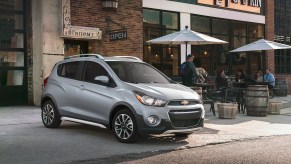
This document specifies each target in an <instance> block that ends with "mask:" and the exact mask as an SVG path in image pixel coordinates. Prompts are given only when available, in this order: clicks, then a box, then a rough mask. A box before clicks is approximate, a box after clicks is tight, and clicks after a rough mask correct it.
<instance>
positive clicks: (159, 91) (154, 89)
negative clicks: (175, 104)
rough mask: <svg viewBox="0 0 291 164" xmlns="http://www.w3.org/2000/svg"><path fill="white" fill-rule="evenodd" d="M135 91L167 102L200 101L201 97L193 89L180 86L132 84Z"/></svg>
mask: <svg viewBox="0 0 291 164" xmlns="http://www.w3.org/2000/svg"><path fill="white" fill-rule="evenodd" d="M129 85H131V86H133V87H134V90H135V91H138V92H143V93H145V94H147V95H149V96H154V97H156V98H161V99H164V100H165V99H166V100H177V99H195V100H197V99H199V95H198V94H197V93H196V92H194V91H193V90H192V89H190V88H188V87H185V86H183V85H180V84H142V83H139V84H132V83H129Z"/></svg>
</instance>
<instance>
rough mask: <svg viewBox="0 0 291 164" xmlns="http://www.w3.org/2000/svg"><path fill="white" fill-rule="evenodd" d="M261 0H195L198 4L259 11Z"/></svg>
mask: <svg viewBox="0 0 291 164" xmlns="http://www.w3.org/2000/svg"><path fill="white" fill-rule="evenodd" d="M262 1H263V0H197V2H198V3H200V4H205V5H212V6H218V7H222V8H229V9H235V10H241V11H247V12H253V13H260V12H261V7H262Z"/></svg>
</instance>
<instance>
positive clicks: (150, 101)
mask: <svg viewBox="0 0 291 164" xmlns="http://www.w3.org/2000/svg"><path fill="white" fill-rule="evenodd" d="M133 93H134V95H135V97H136V98H137V99H138V101H139V102H141V103H142V104H144V105H148V106H157V107H163V106H165V105H166V103H167V101H165V100H161V99H157V98H154V97H151V96H147V95H145V94H143V93H139V92H133Z"/></svg>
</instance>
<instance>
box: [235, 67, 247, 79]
mask: <svg viewBox="0 0 291 164" xmlns="http://www.w3.org/2000/svg"><path fill="white" fill-rule="evenodd" d="M245 80H246V75H245V73H244V71H243V70H242V69H238V71H237V74H236V76H235V81H237V82H238V81H245Z"/></svg>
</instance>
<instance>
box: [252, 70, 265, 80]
mask: <svg viewBox="0 0 291 164" xmlns="http://www.w3.org/2000/svg"><path fill="white" fill-rule="evenodd" d="M262 75H263V73H262V71H258V72H257V73H256V75H255V78H254V80H255V81H256V82H263V80H264V79H263V76H262Z"/></svg>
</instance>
